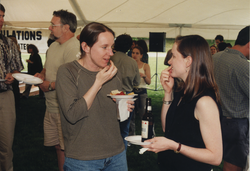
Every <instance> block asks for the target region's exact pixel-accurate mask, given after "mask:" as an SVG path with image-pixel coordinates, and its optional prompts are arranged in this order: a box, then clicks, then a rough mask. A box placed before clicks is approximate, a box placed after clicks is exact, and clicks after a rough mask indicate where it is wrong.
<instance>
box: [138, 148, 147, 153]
mask: <svg viewBox="0 0 250 171" xmlns="http://www.w3.org/2000/svg"><path fill="white" fill-rule="evenodd" d="M147 150H148V148H141V149H140V151H139V154H143V153H144V152H145V151H147Z"/></svg>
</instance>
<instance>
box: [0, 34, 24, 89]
mask: <svg viewBox="0 0 250 171" xmlns="http://www.w3.org/2000/svg"><path fill="white" fill-rule="evenodd" d="M14 70H16V71H21V70H23V64H22V61H21V57H20V56H19V51H18V49H17V46H16V45H15V44H14V42H13V41H12V40H11V39H9V38H6V37H5V36H3V35H0V79H5V77H6V75H7V74H8V73H11V72H13V71H14ZM9 89H12V87H11V85H7V84H5V83H4V82H0V90H1V91H5V90H9Z"/></svg>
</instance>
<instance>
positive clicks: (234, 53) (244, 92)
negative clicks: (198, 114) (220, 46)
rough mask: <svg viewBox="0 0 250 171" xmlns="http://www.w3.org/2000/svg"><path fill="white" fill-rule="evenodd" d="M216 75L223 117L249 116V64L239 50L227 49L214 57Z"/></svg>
mask: <svg viewBox="0 0 250 171" xmlns="http://www.w3.org/2000/svg"><path fill="white" fill-rule="evenodd" d="M213 61H214V74H215V79H216V82H217V84H218V86H219V93H220V98H221V102H222V111H223V116H226V117H232V118H248V117H249V116H248V115H249V62H248V61H247V58H246V57H245V56H244V55H243V54H242V53H241V52H240V51H238V50H234V49H229V48H226V49H225V50H224V51H222V52H218V53H215V54H214V55H213Z"/></svg>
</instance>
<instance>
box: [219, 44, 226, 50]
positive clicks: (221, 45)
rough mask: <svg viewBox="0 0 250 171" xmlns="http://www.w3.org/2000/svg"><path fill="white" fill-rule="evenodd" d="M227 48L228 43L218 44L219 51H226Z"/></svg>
mask: <svg viewBox="0 0 250 171" xmlns="http://www.w3.org/2000/svg"><path fill="white" fill-rule="evenodd" d="M226 47H227V43H225V42H221V43H219V44H218V50H219V51H223V50H225V49H226Z"/></svg>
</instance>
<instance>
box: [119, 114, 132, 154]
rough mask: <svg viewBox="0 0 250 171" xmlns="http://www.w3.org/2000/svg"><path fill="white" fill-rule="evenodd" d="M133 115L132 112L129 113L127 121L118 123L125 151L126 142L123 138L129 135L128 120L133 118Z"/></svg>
mask: <svg viewBox="0 0 250 171" xmlns="http://www.w3.org/2000/svg"><path fill="white" fill-rule="evenodd" d="M133 115H134V111H132V112H130V116H129V118H128V119H127V120H125V121H123V122H120V131H121V135H122V138H123V142H124V145H125V150H127V146H128V142H127V141H126V140H125V139H124V138H125V137H127V136H128V134H129V125H130V120H131V118H132V117H133Z"/></svg>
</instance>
